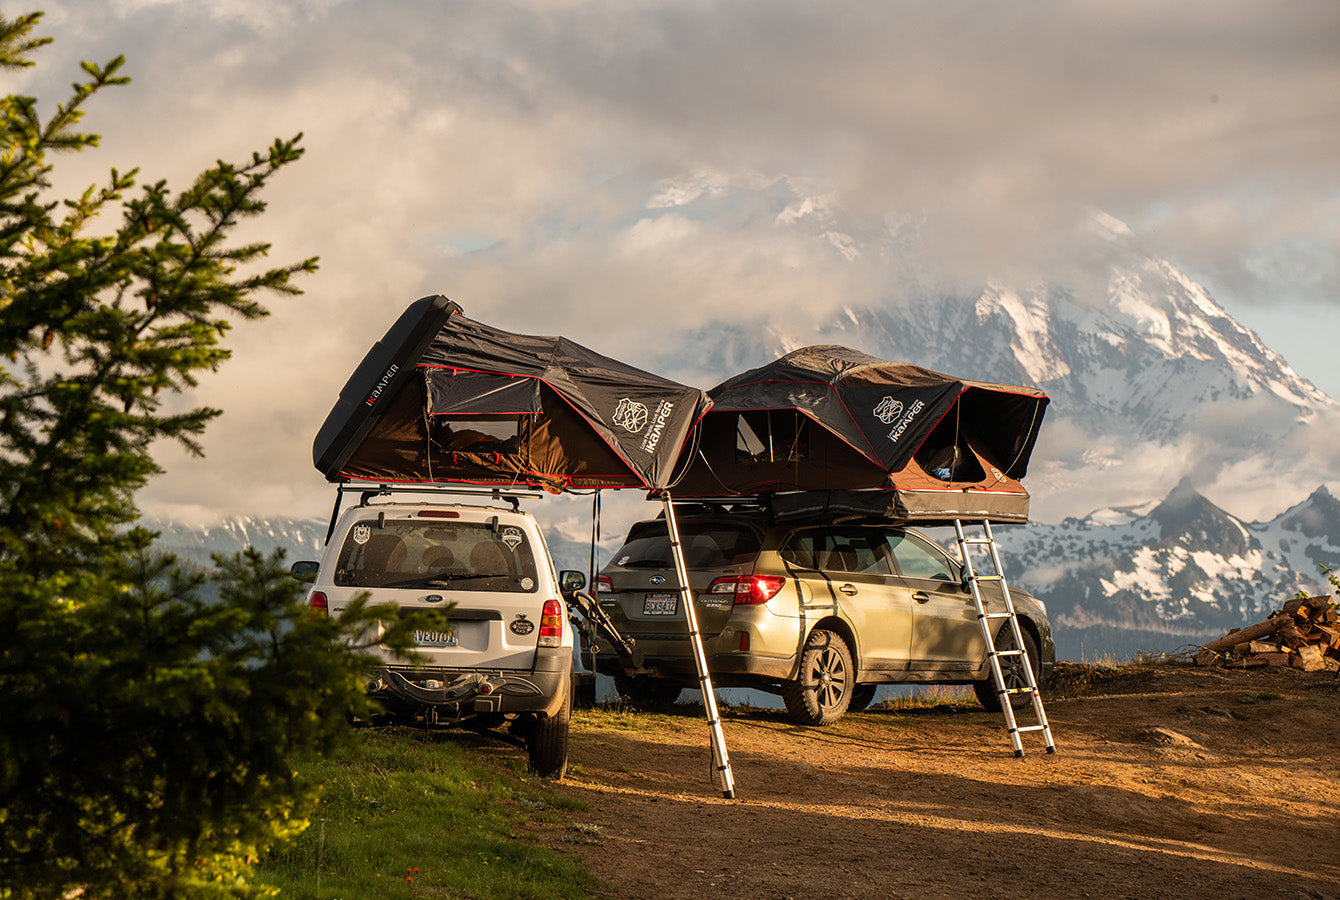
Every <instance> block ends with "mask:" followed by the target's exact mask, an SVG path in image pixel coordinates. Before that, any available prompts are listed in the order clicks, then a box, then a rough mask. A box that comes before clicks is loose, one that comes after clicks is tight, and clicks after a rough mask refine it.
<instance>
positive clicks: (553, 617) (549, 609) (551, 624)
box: [540, 600, 563, 647]
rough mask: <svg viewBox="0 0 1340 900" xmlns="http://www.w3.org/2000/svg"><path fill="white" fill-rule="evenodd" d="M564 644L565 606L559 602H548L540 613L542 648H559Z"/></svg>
mask: <svg viewBox="0 0 1340 900" xmlns="http://www.w3.org/2000/svg"><path fill="white" fill-rule="evenodd" d="M562 643H563V605H562V604H561V603H559V602H558V601H557V600H546V601H544V611H543V612H542V613H540V646H541V647H558V646H560V645H561V644H562Z"/></svg>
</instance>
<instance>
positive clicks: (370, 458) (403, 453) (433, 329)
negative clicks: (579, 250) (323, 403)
mask: <svg viewBox="0 0 1340 900" xmlns="http://www.w3.org/2000/svg"><path fill="white" fill-rule="evenodd" d="M709 405H710V400H709V399H708V397H707V395H706V394H705V393H704V392H702V391H700V390H698V389H697V388H690V387H685V386H684V385H681V384H677V383H676V382H673V381H670V380H668V379H665V378H661V377H659V376H656V375H652V374H649V373H647V372H644V371H642V370H640V369H636V368H634V367H632V366H629V365H627V364H625V363H622V362H619V361H618V360H614V359H611V358H609V357H606V356H602V355H600V354H598V353H595V352H594V351H591V350H588V349H587V348H585V347H583V346H581V345H580V344H576V343H574V342H572V341H570V340H568V339H566V338H562V337H535V336H531V335H522V334H512V333H509V332H505V331H501V330H499V329H496V328H492V327H489V326H487V325H483V324H481V323H479V322H474V321H471V320H470V319H468V318H466V317H465V316H464V315H462V313H461V308H460V306H458V305H457V304H455V303H453V302H452V301H450V300H448V299H447V298H446V297H442V296H435V297H425V298H423V299H422V300H418V301H416V302H414V303H412V304H410V306H409V308H408V309H406V310H405V312H404V313H403V314H402V315H401V316H400V318H399V320H397V321H396V323H395V324H394V325H393V326H391V329H390V330H389V331H387V333H386V336H385V337H384V338H383V339H382V340H381V341H379V342H378V343H377V344H376V345H374V346H373V348H372V349H371V350H370V351H369V352H368V354H367V356H366V357H365V358H364V360H363V362H362V364H361V365H360V366H359V367H358V369H356V370H355V372H354V374H353V375H352V376H351V377H350V379H349V381H348V383H347V384H346V385H345V387H344V390H343V391H341V392H340V399H339V401H338V402H337V403H336V404H335V407H334V408H333V409H332V410H331V412H330V415H329V416H328V417H327V418H326V422H325V424H324V425H323V426H322V428H321V430H320V431H319V432H318V434H317V437H316V441H315V443H314V444H313V448H312V449H313V460H314V462H315V464H316V467H317V469H318V470H320V471H321V473H322V474H323V475H325V476H326V478H327V480H329V481H339V480H344V479H366V480H375V481H385V482H402V483H403V482H464V483H472V484H496V485H503V484H506V485H526V486H530V487H542V488H544V489H546V490H550V491H554V492H558V491H562V490H563V489H565V488H567V487H576V488H596V487H612V488H618V487H643V488H648V489H651V490H662V489H664V488H666V487H667V486H668V484H669V482H670V478H671V472H672V469H673V466H674V463H675V460H676V458H677V457H678V455H679V452H680V449H681V447H682V445H683V443H684V440H685V438H686V437H687V435H688V434H689V432H690V430H691V429H692V427H693V425H694V423H695V422H697V421H698V419H699V418H700V417H701V416H702V414H703V411H704V410H705V409H706V408H707V407H708V406H709Z"/></svg>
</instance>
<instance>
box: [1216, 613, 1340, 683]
mask: <svg viewBox="0 0 1340 900" xmlns="http://www.w3.org/2000/svg"><path fill="white" fill-rule="evenodd" d="M1195 659H1196V665H1198V666H1211V665H1220V666H1227V667H1230V668H1234V669H1254V668H1257V667H1259V666H1292V667H1293V668H1295V669H1302V670H1303V671H1304V672H1325V671H1329V672H1340V615H1337V613H1336V608H1335V604H1334V603H1333V602H1332V601H1331V598H1330V597H1297V598H1295V599H1293V600H1290V601H1288V602H1287V603H1285V604H1284V608H1283V609H1282V610H1280V611H1279V612H1277V613H1275V614H1274V615H1272V616H1271V617H1270V618H1268V619H1266V620H1265V621H1264V622H1258V623H1257V624H1255V625H1249V626H1247V627H1246V628H1234V629H1233V630H1232V631H1230V632H1229V633H1228V634H1226V635H1224V636H1223V637H1221V638H1219V639H1218V640H1217V641H1211V642H1210V643H1208V644H1206V645H1205V646H1203V647H1201V649H1200V652H1199V653H1197V654H1196V657H1195Z"/></svg>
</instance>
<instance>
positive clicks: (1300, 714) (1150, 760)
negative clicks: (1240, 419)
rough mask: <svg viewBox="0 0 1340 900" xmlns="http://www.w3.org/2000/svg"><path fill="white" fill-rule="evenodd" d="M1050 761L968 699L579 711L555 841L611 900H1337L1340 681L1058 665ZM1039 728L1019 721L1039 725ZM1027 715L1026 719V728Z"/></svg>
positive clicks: (1029, 738) (1277, 673)
mask: <svg viewBox="0 0 1340 900" xmlns="http://www.w3.org/2000/svg"><path fill="white" fill-rule="evenodd" d="M1059 682H1060V685H1059V687H1058V688H1054V689H1053V693H1052V694H1051V695H1049V699H1048V700H1047V703H1046V709H1047V715H1048V718H1049V719H1050V721H1051V725H1052V730H1053V734H1054V737H1055V741H1056V746H1057V752H1056V753H1055V754H1054V755H1048V754H1046V753H1044V752H1043V743H1042V739H1041V736H1040V735H1038V734H1036V733H1034V734H1029V735H1026V736H1025V751H1026V756H1025V758H1023V759H1016V758H1015V757H1014V755H1013V752H1012V750H1011V748H1010V745H1009V740H1008V736H1007V734H1006V732H1005V728H1004V725H1003V718H1002V717H1001V716H999V715H994V714H988V713H985V712H982V711H979V710H978V709H974V708H972V707H970V706H965V705H957V706H941V707H933V708H921V709H883V708H876V709H874V710H872V711H869V712H864V713H860V714H856V715H849V716H847V717H846V718H844V719H843V720H842V721H840V722H839V723H838V724H836V725H834V726H831V727H828V728H803V727H799V726H796V725H793V724H791V723H790V722H789V721H788V720H787V719H786V718H785V717H784V715H783V714H782V713H781V712H780V711H774V710H758V709H726V710H723V728H724V732H725V738H726V745H727V749H728V752H729V756H730V761H731V764H732V770H733V774H734V781H735V788H736V799H734V800H725V799H722V797H721V794H720V791H719V790H718V789H717V787H716V784H715V783H714V781H713V780H712V779H711V777H710V772H709V760H710V751H709V739H708V730H707V726H706V723H705V722H704V720H703V719H702V718H701V707H699V708H697V710H696V714H695V710H693V709H692V708H689V707H682V708H681V707H677V708H676V709H675V710H674V711H672V712H671V713H669V714H650V713H644V712H635V711H627V710H619V709H609V708H604V709H596V710H587V711H578V712H576V713H574V716H575V718H574V724H573V732H572V751H571V763H570V769H569V776H568V779H567V780H566V781H565V782H564V783H563V785H562V786H561V787H560V788H559V791H560V793H562V794H564V795H566V796H568V797H571V798H574V799H577V800H580V801H583V802H584V803H585V804H587V806H588V809H586V810H584V811H582V812H579V813H576V814H575V815H574V818H575V821H574V822H573V823H571V824H570V825H569V826H568V830H567V831H565V832H563V833H562V834H551V835H550V839H551V840H552V843H553V844H554V846H556V847H559V848H561V849H563V851H564V852H568V853H574V854H577V855H578V856H579V857H580V858H581V859H582V860H583V861H584V862H585V864H586V865H587V866H588V867H589V868H590V870H591V871H592V872H594V873H595V874H596V876H597V877H599V878H600V879H601V880H602V881H603V882H604V883H605V884H606V885H607V891H608V896H609V897H611V898H615V897H617V898H621V900H622V898H636V897H657V898H678V897H684V898H689V897H692V898H714V897H723V898H726V897H729V898H786V897H794V898H801V897H806V898H810V897H823V898H828V897H833V898H847V897H851V898H869V897H888V898H951V897H952V898H961V897H1061V898H1070V897H1092V898H1149V897H1175V898H1201V897H1213V898H1216V900H1229V898H1236V897H1243V898H1246V897H1250V898H1253V900H1258V898H1261V897H1278V898H1340V681H1338V680H1337V678H1336V676H1335V675H1333V674H1325V673H1324V674H1320V675H1305V674H1303V673H1301V672H1297V671H1294V670H1287V669H1285V670H1281V669H1272V670H1268V671H1267V670H1254V671H1225V670H1220V669H1195V668H1191V667H1188V666H1182V665H1159V666H1148V665H1145V666H1130V667H1122V668H1119V669H1112V668H1099V667H1081V666H1075V665H1073V664H1072V665H1067V664H1062V665H1061V667H1060V672H1059ZM1025 719H1026V720H1027V721H1025ZM1028 721H1031V716H1028V717H1024V718H1023V719H1021V722H1023V723H1024V724H1027V722H1028Z"/></svg>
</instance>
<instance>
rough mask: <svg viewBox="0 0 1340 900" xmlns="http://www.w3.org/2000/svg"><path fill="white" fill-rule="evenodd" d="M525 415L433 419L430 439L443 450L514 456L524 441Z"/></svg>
mask: <svg viewBox="0 0 1340 900" xmlns="http://www.w3.org/2000/svg"><path fill="white" fill-rule="evenodd" d="M521 420H522V417H521V416H468V417H467V416H433V417H432V428H431V432H430V438H429V439H430V440H431V441H432V443H433V444H434V445H435V446H436V447H437V448H438V449H440V450H451V451H456V452H461V453H514V452H515V451H516V449H517V446H518V445H519V444H520V442H521Z"/></svg>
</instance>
